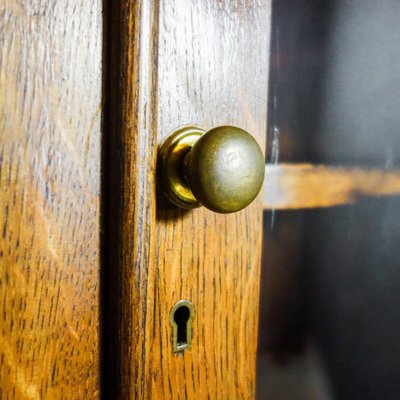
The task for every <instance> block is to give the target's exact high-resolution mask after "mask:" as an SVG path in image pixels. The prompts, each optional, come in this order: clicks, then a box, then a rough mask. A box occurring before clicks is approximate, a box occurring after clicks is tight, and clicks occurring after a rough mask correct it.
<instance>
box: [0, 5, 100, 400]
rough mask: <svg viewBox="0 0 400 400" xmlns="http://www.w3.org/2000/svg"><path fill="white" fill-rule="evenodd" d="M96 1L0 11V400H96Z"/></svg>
mask: <svg viewBox="0 0 400 400" xmlns="http://www.w3.org/2000/svg"><path fill="white" fill-rule="evenodd" d="M101 13H102V2H101V1H100V0H63V1H50V0H48V1H47V0H43V1H30V0H21V1H15V0H3V1H2V2H1V4H0V43H1V45H0V121H1V122H0V230H1V237H0V310H1V316H0V398H1V399H2V400H28V399H29V400H33V399H35V400H36V399H48V400H57V399H60V400H64V399H98V398H99V393H100V392H99V383H100V372H99V371H100V368H99V365H100V363H99V359H100V347H99V275H100V262H99V232H100V229H99V216H100V213H99V204H100V120H101V104H102V99H101V97H102V90H101V82H102V14H101Z"/></svg>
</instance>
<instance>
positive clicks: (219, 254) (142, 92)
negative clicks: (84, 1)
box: [106, 0, 270, 399]
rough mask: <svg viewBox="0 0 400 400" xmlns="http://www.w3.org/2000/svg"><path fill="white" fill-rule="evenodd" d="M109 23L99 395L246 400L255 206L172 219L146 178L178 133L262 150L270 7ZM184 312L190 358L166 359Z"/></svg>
mask: <svg viewBox="0 0 400 400" xmlns="http://www.w3.org/2000/svg"><path fill="white" fill-rule="evenodd" d="M112 12H113V17H112V28H111V31H112V33H111V35H110V38H112V46H113V50H112V52H111V66H112V67H111V68H112V69H113V71H114V72H113V76H112V79H111V81H110V88H111V90H113V95H112V101H111V102H110V104H109V109H110V116H109V126H110V129H111V130H112V133H111V134H110V135H111V138H112V140H111V141H110V144H109V147H108V148H109V152H110V162H109V163H108V164H109V165H113V166H116V164H117V163H118V167H116V168H115V169H114V170H113V171H111V172H110V175H109V177H108V188H107V193H108V200H107V201H108V202H109V203H108V204H109V207H108V208H107V209H108V216H107V221H108V223H107V227H106V236H107V237H109V238H110V239H112V240H113V243H114V244H113V247H112V248H110V249H109V252H108V255H107V260H108V262H107V267H106V269H107V271H108V275H107V281H108V287H109V289H110V290H109V291H108V293H111V292H112V291H114V292H115V293H117V294H118V300H115V301H113V299H112V298H111V295H110V297H109V300H110V302H109V303H108V304H109V308H108V312H107V317H106V321H107V325H108V328H109V329H108V337H109V339H110V340H111V341H112V339H113V337H114V341H113V343H114V345H113V346H110V352H109V353H108V355H107V360H108V361H106V362H107V363H110V364H107V365H111V368H110V374H111V375H110V379H109V380H108V383H107V393H109V394H110V396H111V397H112V396H114V397H112V398H122V399H132V398H153V399H161V398H163V399H169V398H176V399H178V398H179V399H203V398H204V399H207V398H210V399H241V398H252V397H254V392H255V355H256V347H257V320H258V295H259V291H258V288H259V268H260V267H259V264H260V250H261V219H262V198H261V197H262V196H259V198H258V199H257V200H256V201H255V202H254V203H253V204H252V205H251V206H249V207H248V208H247V209H246V210H244V211H241V212H239V213H236V214H231V215H219V214H215V213H213V212H211V211H207V210H206V209H204V208H201V209H197V210H193V211H189V212H187V211H182V210H178V209H176V208H173V207H172V206H171V205H169V204H168V203H167V201H166V200H165V199H164V198H162V197H161V196H159V197H158V198H157V201H156V198H155V194H156V193H155V167H156V153H157V152H156V150H157V146H159V144H160V143H161V141H162V140H163V139H164V138H165V137H166V136H167V135H168V134H169V133H170V132H172V131H173V130H174V129H175V128H177V127H179V126H180V125H183V124H196V125H199V126H201V127H203V128H204V129H209V128H211V127H213V126H217V125H221V124H232V125H236V126H239V127H242V128H243V129H246V130H247V131H249V132H251V133H252V134H253V135H254V136H255V137H256V139H257V140H258V141H259V143H260V145H261V146H262V148H263V147H264V146H265V134H266V109H267V106H266V102H267V79H268V44H269V24H270V2H269V1H268V0H266V1H257V2H256V1H246V2H242V1H223V2H215V1H211V0H210V1H197V0H185V1H184V0H161V1H160V2H150V1H148V0H142V1H138V2H130V1H121V2H119V4H118V6H113V11H112ZM107 232H108V233H107ZM180 299H187V300H190V301H191V302H192V303H193V304H194V307H195V309H196V316H195V318H194V320H193V340H192V348H191V349H190V350H187V351H185V352H184V353H183V354H174V353H173V348H172V345H173V344H172V327H171V325H170V323H169V315H170V311H171V308H172V307H173V305H174V304H175V303H176V302H177V301H178V300H180ZM115 338H116V339H115ZM114 361H115V362H116V364H112V363H113V362H114ZM114 371H116V372H115V374H113V372H114ZM118 396H119V397H118Z"/></svg>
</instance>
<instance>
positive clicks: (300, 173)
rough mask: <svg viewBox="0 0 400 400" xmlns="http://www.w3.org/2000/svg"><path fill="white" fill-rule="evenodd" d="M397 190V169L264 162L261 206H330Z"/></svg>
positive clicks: (399, 178) (399, 182) (399, 181)
mask: <svg viewBox="0 0 400 400" xmlns="http://www.w3.org/2000/svg"><path fill="white" fill-rule="evenodd" d="M399 194H400V171H398V170H387V171H385V170H380V169H376V168H375V169H374V168H369V169H367V168H360V167H352V168H350V167H348V168H345V167H338V166H337V167H335V166H327V165H312V164H286V163H282V164H276V165H271V164H269V165H268V164H267V166H266V169H265V182H264V209H276V210H291V209H302V208H319V207H332V206H337V205H343V204H350V203H354V202H355V201H357V200H359V199H362V198H365V197H376V196H388V195H399Z"/></svg>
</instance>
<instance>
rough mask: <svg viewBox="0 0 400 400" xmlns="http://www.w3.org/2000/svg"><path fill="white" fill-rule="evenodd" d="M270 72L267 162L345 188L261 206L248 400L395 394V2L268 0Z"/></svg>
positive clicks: (399, 54) (399, 59)
mask: <svg viewBox="0 0 400 400" xmlns="http://www.w3.org/2000/svg"><path fill="white" fill-rule="evenodd" d="M270 67H271V70H270V84H269V121H268V125H269V128H268V129H269V132H268V151H267V154H268V158H267V163H269V164H271V165H276V166H277V168H279V166H280V165H282V164H287V163H290V165H291V166H292V167H294V168H296V166H298V165H301V164H304V163H307V164H310V165H311V167H310V168H311V170H313V168H317V170H318V171H320V169H321V168H325V172H326V174H325V175H323V177H321V176H320V175H318V176H319V177H317V178H315V179H317V181H315V179H314V178H313V179H314V181H313V182H314V183H315V182H317V183H316V184H315V185H314V186H320V187H322V188H323V186H324V182H325V183H326V177H328V178H329V176H330V174H331V175H332V173H334V172H335V171H337V169H338V168H339V169H340V171H341V174H342V175H340V176H345V177H346V179H347V181H346V182H350V183H349V184H348V187H347V189H346V192H345V193H344V194H343V196H341V200H340V201H338V202H336V203H335V202H332V204H329V201H322V200H321V204H319V203H318V199H319V198H318V199H317V200H316V201H315V204H313V205H310V204H302V203H301V201H298V202H296V201H293V202H292V203H290V201H289V202H287V203H285V204H281V205H279V204H278V206H277V207H276V208H274V207H275V206H274V205H271V204H269V203H268V202H266V206H265V212H264V247H263V253H264V254H263V268H262V280H261V282H262V284H261V309H260V332H259V354H258V377H257V393H258V395H257V396H258V399H266V400H275V399H279V400H282V399H285V400H286V399H287V400H297V399H307V400H313V399H318V400H320V399H321V400H324V399H340V400H348V399H349V400H358V399H360V400H361V399H362V400H368V399H371V400H372V399H373V400H395V399H400V196H399V190H398V189H396V188H394V189H393V190H392V191H391V190H387V191H385V193H382V191H380V189H381V188H382V185H383V179H385V178H384V177H385V176H386V175H387V174H390V173H392V174H395V175H396V174H398V173H399V170H400V1H398V0H336V1H328V0H326V1H322V0H321V1H318V0H275V1H274V2H273V17H272V38H271V59H270ZM318 168H319V169H318ZM294 170H295V169H294ZM371 171H374V173H375V174H378V175H377V176H381V177H383V178H379V179H381V180H379V179H378V180H375V181H374V182H373V183H371V180H369V179H368V177H369V176H372V172H371ZM360 174H361V175H360ZM385 174H386V175H385ZM360 176H361V178H360ZM396 176H397V175H396ZM324 177H325V178H324ZM335 177H336V175H333V178H332V179H333V182H336V181H335V179H336V178H335ZM318 179H320V180H321V182H320V181H318ZM324 179H325V181H324ZM360 180H361V181H363V182H361V181H360ZM364 181H365V182H364ZM307 182H308V181H306V180H304V187H301V189H302V190H303V191H304V193H305V194H307V195H310V196H312V195H313V193H312V190H315V188H314V189H312V188H311V189H310V187H309V186H308V183H307ZM280 184H282V185H283V183H282V181H280ZM366 185H367V186H368V187H369V189H368V190H364V189H363V188H365V187H366ZM265 186H266V187H265V190H266V193H268V190H269V187H268V185H265ZM300 186H301V185H300ZM338 190H340V188H339V189H338ZM325 192H326V191H325ZM321 196H322V197H323V194H322V195H321ZM322 197H321V198H322ZM328 200H329V199H328ZM267 203H268V204H267ZM278 203H279V202H278Z"/></svg>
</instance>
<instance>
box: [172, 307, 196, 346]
mask: <svg viewBox="0 0 400 400" xmlns="http://www.w3.org/2000/svg"><path fill="white" fill-rule="evenodd" d="M193 317H194V307H193V304H192V303H191V302H190V301H188V300H180V301H178V302H177V303H176V304H175V305H174V307H173V308H172V310H171V316H170V322H171V325H172V331H173V332H172V338H173V350H174V352H180V351H183V350H185V349H187V348H190V347H191V344H192V320H193Z"/></svg>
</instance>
